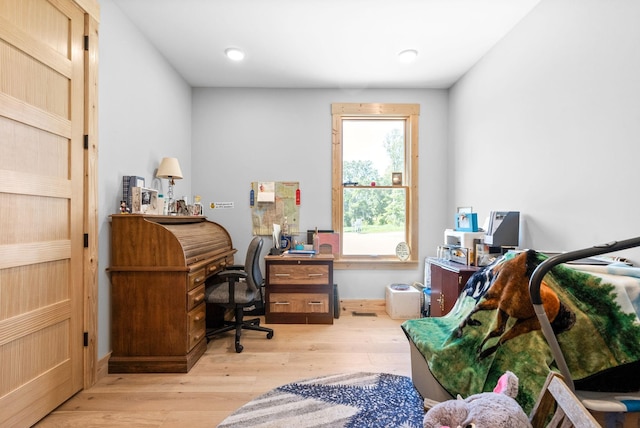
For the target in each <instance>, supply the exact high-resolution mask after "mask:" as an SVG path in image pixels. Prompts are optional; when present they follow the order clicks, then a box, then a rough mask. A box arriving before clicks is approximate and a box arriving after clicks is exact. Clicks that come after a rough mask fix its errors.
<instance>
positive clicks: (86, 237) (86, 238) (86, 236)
mask: <svg viewBox="0 0 640 428" xmlns="http://www.w3.org/2000/svg"><path fill="white" fill-rule="evenodd" d="M84 248H89V234H88V233H85V234H84Z"/></svg>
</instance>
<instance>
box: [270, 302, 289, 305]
mask: <svg viewBox="0 0 640 428" xmlns="http://www.w3.org/2000/svg"><path fill="white" fill-rule="evenodd" d="M290 304H291V303H289V302H275V303H274V305H290Z"/></svg>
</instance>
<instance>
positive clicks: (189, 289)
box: [109, 214, 236, 373]
mask: <svg viewBox="0 0 640 428" xmlns="http://www.w3.org/2000/svg"><path fill="white" fill-rule="evenodd" d="M235 252H236V250H235V249H234V248H233V245H232V242H231V237H230V236H229V233H228V232H227V231H226V230H225V229H224V228H223V227H222V226H220V225H219V224H217V223H214V222H211V221H208V220H206V218H204V217H201V216H177V217H174V216H147V215H138V214H117V215H113V216H111V266H110V268H109V273H110V275H111V290H112V292H111V296H112V297H111V306H112V317H111V318H112V324H111V345H112V354H111V358H110V359H109V372H110V373H138V372H181V373H186V372H188V371H189V370H190V369H191V367H192V366H193V364H195V362H196V361H197V360H198V358H200V356H201V355H202V354H203V353H204V351H205V350H206V347H207V344H206V338H205V331H206V321H205V314H206V309H205V303H204V283H205V280H206V279H207V277H209V276H211V275H214V274H215V273H216V272H218V271H220V270H222V269H224V268H225V266H228V265H232V264H233V262H234V254H235Z"/></svg>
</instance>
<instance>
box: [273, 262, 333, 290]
mask: <svg viewBox="0 0 640 428" xmlns="http://www.w3.org/2000/svg"><path fill="white" fill-rule="evenodd" d="M328 283H329V266H327V265H324V264H323V265H319V264H308V265H305V264H300V265H285V264H272V265H271V266H270V267H269V284H301V285H304V284H314V285H323V284H328Z"/></svg>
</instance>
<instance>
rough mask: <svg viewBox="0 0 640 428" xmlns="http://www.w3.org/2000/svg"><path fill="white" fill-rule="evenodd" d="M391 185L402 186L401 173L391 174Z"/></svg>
mask: <svg viewBox="0 0 640 428" xmlns="http://www.w3.org/2000/svg"><path fill="white" fill-rule="evenodd" d="M391 184H393V185H394V186H402V173H401V172H392V173H391Z"/></svg>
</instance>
